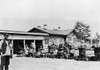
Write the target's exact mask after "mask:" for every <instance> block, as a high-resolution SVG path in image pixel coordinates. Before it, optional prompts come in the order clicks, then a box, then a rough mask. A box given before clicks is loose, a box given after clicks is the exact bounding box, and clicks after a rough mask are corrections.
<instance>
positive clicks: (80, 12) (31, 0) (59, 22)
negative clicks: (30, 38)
mask: <svg viewBox="0 0 100 70" xmlns="http://www.w3.org/2000/svg"><path fill="white" fill-rule="evenodd" d="M77 21H81V22H83V23H85V24H87V25H90V29H91V34H92V35H93V36H94V35H95V33H97V32H98V33H99V34H100V0H0V29H5V30H18V31H28V30H30V29H31V28H33V27H37V26H38V25H40V26H42V27H43V25H44V24H47V26H48V28H49V29H53V28H57V27H59V26H60V27H61V29H73V28H74V26H75V23H76V22H77Z"/></svg>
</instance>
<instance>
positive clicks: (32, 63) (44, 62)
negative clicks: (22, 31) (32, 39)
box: [9, 57, 100, 70]
mask: <svg viewBox="0 0 100 70" xmlns="http://www.w3.org/2000/svg"><path fill="white" fill-rule="evenodd" d="M9 70H100V62H99V61H75V60H68V59H51V58H31V57H29V58H26V57H14V58H13V59H11V64H10V69H9Z"/></svg>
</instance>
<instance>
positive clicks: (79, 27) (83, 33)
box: [74, 22, 90, 42]
mask: <svg viewBox="0 0 100 70" xmlns="http://www.w3.org/2000/svg"><path fill="white" fill-rule="evenodd" d="M89 27H90V26H88V25H86V24H83V23H81V22H77V23H76V26H75V28H74V33H75V35H76V37H77V38H78V39H79V40H81V41H82V40H83V41H85V42H86V41H89V40H90V39H89V37H90V30H89Z"/></svg>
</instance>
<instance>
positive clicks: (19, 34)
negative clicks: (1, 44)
mask: <svg viewBox="0 0 100 70" xmlns="http://www.w3.org/2000/svg"><path fill="white" fill-rule="evenodd" d="M5 33H8V34H9V39H10V41H11V43H12V46H13V54H17V53H18V52H19V51H20V50H22V49H25V48H26V45H28V46H30V44H31V43H34V44H35V47H36V51H37V50H38V49H39V48H40V46H43V45H44V40H45V39H44V38H45V37H47V36H48V34H45V33H34V32H32V33H30V32H25V31H12V30H0V40H1V39H3V34H5Z"/></svg>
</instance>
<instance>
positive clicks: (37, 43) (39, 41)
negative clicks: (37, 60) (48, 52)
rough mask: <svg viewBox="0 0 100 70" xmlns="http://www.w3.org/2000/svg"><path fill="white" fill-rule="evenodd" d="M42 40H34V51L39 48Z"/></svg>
mask: <svg viewBox="0 0 100 70" xmlns="http://www.w3.org/2000/svg"><path fill="white" fill-rule="evenodd" d="M42 42H43V41H42V40H35V44H36V52H37V51H38V50H39V49H40V47H41V46H43V44H42Z"/></svg>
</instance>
